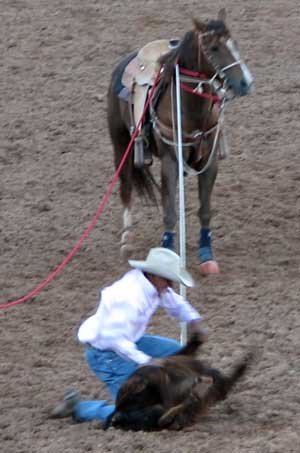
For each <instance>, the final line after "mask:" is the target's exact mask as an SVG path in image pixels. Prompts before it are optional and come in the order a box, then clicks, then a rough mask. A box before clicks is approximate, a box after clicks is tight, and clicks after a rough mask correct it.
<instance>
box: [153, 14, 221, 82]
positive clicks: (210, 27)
mask: <svg viewBox="0 0 300 453" xmlns="http://www.w3.org/2000/svg"><path fill="white" fill-rule="evenodd" d="M193 23H194V29H193V30H190V31H188V32H187V33H186V34H185V35H184V37H183V39H182V40H181V41H180V44H179V45H178V47H176V48H175V49H172V50H170V52H168V53H166V54H164V55H162V56H161V57H160V59H159V60H158V61H159V63H160V64H161V65H162V66H163V67H164V70H163V72H162V76H161V80H162V82H165V83H169V82H170V80H171V78H172V76H173V71H174V66H175V64H176V62H177V63H178V64H180V66H181V67H183V68H187V69H190V70H192V71H197V69H198V68H197V52H198V38H197V35H198V33H199V32H214V34H215V35H217V36H225V35H229V31H228V29H227V27H226V25H225V23H224V22H223V21H222V20H210V21H208V22H205V23H203V22H199V21H198V20H197V19H193Z"/></svg>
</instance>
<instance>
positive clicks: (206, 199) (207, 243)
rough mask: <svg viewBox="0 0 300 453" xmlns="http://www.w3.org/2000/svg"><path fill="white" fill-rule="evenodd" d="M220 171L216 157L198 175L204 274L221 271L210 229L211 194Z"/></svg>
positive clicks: (201, 270) (200, 251)
mask: <svg viewBox="0 0 300 453" xmlns="http://www.w3.org/2000/svg"><path fill="white" fill-rule="evenodd" d="M217 173H218V162H217V158H216V157H215V158H214V159H213V161H212V163H211V165H210V166H209V168H208V169H207V170H206V171H205V172H204V173H203V174H201V175H199V176H198V190H199V200H200V208H199V211H198V214H199V220H200V225H201V228H200V240H199V250H198V256H199V259H200V272H201V273H202V274H203V275H208V274H217V273H219V266H218V263H217V262H216V261H215V260H214V257H213V250H212V242H211V241H212V238H211V231H210V219H211V194H212V190H213V186H214V183H215V180H216V177H217Z"/></svg>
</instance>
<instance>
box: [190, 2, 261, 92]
mask: <svg viewBox="0 0 300 453" xmlns="http://www.w3.org/2000/svg"><path fill="white" fill-rule="evenodd" d="M225 18H226V13H225V9H221V10H220V12H219V14H218V19H217V20H211V21H209V22H207V23H206V22H205V23H203V22H199V21H197V20H194V25H195V31H194V34H195V36H196V39H197V40H198V52H199V55H200V58H201V57H202V59H203V60H205V61H202V64H204V65H205V66H206V71H207V72H208V73H209V74H208V75H209V77H212V78H215V79H219V80H220V81H221V82H222V84H223V86H224V88H226V89H227V90H228V91H230V94H232V95H234V96H244V95H246V94H249V93H250V92H251V91H252V89H253V78H252V76H251V73H250V71H249V69H248V68H247V66H246V65H245V63H243V62H242V60H241V59H240V55H239V52H238V50H237V45H236V42H235V41H234V40H233V39H232V38H231V35H230V32H229V30H228V28H227V26H226V25H225Z"/></svg>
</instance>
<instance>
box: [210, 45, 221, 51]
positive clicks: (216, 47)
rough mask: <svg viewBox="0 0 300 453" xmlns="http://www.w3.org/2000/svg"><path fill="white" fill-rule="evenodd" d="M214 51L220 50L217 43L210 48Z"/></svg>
mask: <svg viewBox="0 0 300 453" xmlns="http://www.w3.org/2000/svg"><path fill="white" fill-rule="evenodd" d="M210 49H211V50H212V51H213V52H218V50H219V46H217V45H216V44H215V45H214V46H211V48H210Z"/></svg>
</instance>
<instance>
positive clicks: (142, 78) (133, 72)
mask: <svg viewBox="0 0 300 453" xmlns="http://www.w3.org/2000/svg"><path fill="white" fill-rule="evenodd" d="M174 43H177V44H178V41H177V40H170V41H169V40H167V39H158V40H156V41H152V42H150V43H148V44H146V45H145V46H144V47H142V48H141V49H140V50H139V52H138V53H137V55H136V56H135V57H134V58H133V59H132V60H131V61H130V62H129V64H128V65H127V66H126V68H125V70H124V72H123V75H122V84H123V85H124V86H125V87H126V88H127V89H128V91H129V93H131V102H132V104H133V120H134V127H136V126H137V124H138V122H139V119H140V117H141V115H142V113H143V109H144V105H145V102H146V99H147V94H148V89H149V87H151V86H152V85H153V83H154V81H155V78H156V76H157V73H158V71H159V69H160V66H159V63H158V60H159V58H160V57H161V56H162V55H164V54H166V53H168V52H169V51H170V50H172V49H173V48H174V47H175V44H174Z"/></svg>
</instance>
